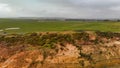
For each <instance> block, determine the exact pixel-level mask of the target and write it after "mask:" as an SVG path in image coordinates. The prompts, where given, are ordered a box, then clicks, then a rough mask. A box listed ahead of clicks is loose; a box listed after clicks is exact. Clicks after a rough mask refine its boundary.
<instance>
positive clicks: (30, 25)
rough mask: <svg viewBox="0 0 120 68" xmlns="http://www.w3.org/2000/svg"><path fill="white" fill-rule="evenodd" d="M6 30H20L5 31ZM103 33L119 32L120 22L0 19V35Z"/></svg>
mask: <svg viewBox="0 0 120 68" xmlns="http://www.w3.org/2000/svg"><path fill="white" fill-rule="evenodd" d="M7 28H20V29H14V30H12V29H11V30H5V29H7ZM2 30H3V31H2ZM81 30H90V31H105V32H108V31H110V32H120V22H112V21H108V22H104V21H99V22H97V21H94V22H92V21H89V22H85V21H39V20H22V19H0V33H3V32H7V33H30V32H50V31H53V32H54V31H55V32H56V31H58V32H60V31H81Z"/></svg>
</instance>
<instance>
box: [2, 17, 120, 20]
mask: <svg viewBox="0 0 120 68" xmlns="http://www.w3.org/2000/svg"><path fill="white" fill-rule="evenodd" d="M2 19H29V20H30V19H31V20H42V21H120V19H117V18H111V19H92V18H91V19H90V18H88V19H87V18H62V17H11V18H2Z"/></svg>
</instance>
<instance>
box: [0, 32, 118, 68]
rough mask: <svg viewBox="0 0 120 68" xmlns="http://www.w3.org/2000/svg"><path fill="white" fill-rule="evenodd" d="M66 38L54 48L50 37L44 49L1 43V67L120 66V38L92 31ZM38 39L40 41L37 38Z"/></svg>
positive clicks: (28, 45)
mask: <svg viewBox="0 0 120 68" xmlns="http://www.w3.org/2000/svg"><path fill="white" fill-rule="evenodd" d="M55 35H56V34H52V35H51V36H52V37H55ZM34 36H35V34H34ZM61 36H62V35H61ZM64 36H65V38H67V40H65V41H64V39H63V38H62V41H61V40H60V41H61V42H57V43H54V44H52V46H51V45H48V43H50V42H49V39H47V38H46V37H44V38H45V39H47V41H46V42H48V43H47V44H45V45H44V46H39V45H32V44H26V43H23V44H20V45H19V44H18V43H17V45H16V46H8V44H6V43H5V42H4V43H2V42H1V43H0V68H41V67H42V68H83V67H87V68H93V67H95V68H96V67H97V68H103V67H102V66H105V65H108V66H111V65H120V61H119V59H120V40H119V37H117V38H116V37H115V38H106V37H102V36H101V37H100V36H98V35H94V34H93V33H89V32H88V34H86V35H85V37H84V36H82V37H81V34H80V35H79V34H75V36H77V39H75V38H76V37H72V39H70V38H68V37H69V36H70V35H68V36H66V35H65V34H64ZM37 37H38V36H37ZM47 37H49V36H47ZM34 38H35V39H36V36H35V37H34ZM49 38H50V37H49ZM58 38H59V39H61V38H60V37H58ZM79 38H81V39H79ZM98 38H99V39H98ZM52 39H53V38H52ZM55 39H56V38H55ZM73 39H74V40H73ZM68 41H71V42H68ZM51 42H53V41H51ZM62 42H63V43H62ZM72 42H73V43H72ZM88 42H89V43H88ZM9 43H10V42H9ZM11 44H12V43H11ZM53 45H54V46H53ZM76 64H77V65H76ZM106 67H107V66H106Z"/></svg>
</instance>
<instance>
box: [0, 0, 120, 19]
mask: <svg viewBox="0 0 120 68" xmlns="http://www.w3.org/2000/svg"><path fill="white" fill-rule="evenodd" d="M119 12H120V0H14V1H11V0H0V17H3V16H8V17H10V16H13V17H27V16H28V17H69V18H120V13H119Z"/></svg>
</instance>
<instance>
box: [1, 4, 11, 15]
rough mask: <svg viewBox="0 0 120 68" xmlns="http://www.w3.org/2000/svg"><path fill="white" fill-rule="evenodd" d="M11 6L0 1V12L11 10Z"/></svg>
mask: <svg viewBox="0 0 120 68" xmlns="http://www.w3.org/2000/svg"><path fill="white" fill-rule="evenodd" d="M11 11H12V10H11V8H10V7H9V6H8V4H4V3H0V12H2V13H3V12H5V13H6V12H8V13H9V12H11Z"/></svg>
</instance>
